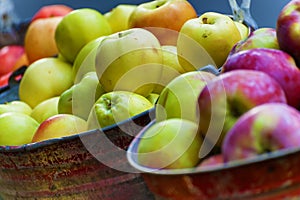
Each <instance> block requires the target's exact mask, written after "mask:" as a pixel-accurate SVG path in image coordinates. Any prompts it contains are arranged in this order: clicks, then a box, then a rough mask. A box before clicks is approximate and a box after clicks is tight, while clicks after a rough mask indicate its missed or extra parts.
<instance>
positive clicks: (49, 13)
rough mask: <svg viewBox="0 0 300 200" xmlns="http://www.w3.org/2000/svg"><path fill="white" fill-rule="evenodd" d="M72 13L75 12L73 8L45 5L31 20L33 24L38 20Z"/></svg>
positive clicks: (61, 5)
mask: <svg viewBox="0 0 300 200" xmlns="http://www.w3.org/2000/svg"><path fill="white" fill-rule="evenodd" d="M71 11H73V8H72V7H70V6H67V5H64V4H51V5H45V6H42V7H41V8H40V9H38V11H36V12H35V14H34V15H33V17H32V18H31V22H33V21H35V20H37V19H44V18H50V17H57V16H65V15H66V14H68V13H69V12H71Z"/></svg>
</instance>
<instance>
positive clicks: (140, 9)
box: [129, 0, 197, 45]
mask: <svg viewBox="0 0 300 200" xmlns="http://www.w3.org/2000/svg"><path fill="white" fill-rule="evenodd" d="M195 17H197V13H196V10H195V9H194V7H193V6H192V5H191V4H190V3H189V2H188V1H186V0H158V1H150V2H145V3H142V4H140V5H138V6H137V7H136V8H135V10H134V11H133V12H132V14H131V16H130V18H129V28H147V29H148V30H150V31H151V32H153V33H154V34H155V35H156V36H157V37H158V38H159V40H160V41H161V43H162V44H163V45H175V44H176V43H175V42H176V40H177V36H178V32H179V30H180V29H181V27H182V25H183V24H184V23H185V22H186V21H187V20H189V19H192V18H195ZM154 27H156V28H154Z"/></svg>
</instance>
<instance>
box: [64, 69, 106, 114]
mask: <svg viewBox="0 0 300 200" xmlns="http://www.w3.org/2000/svg"><path fill="white" fill-rule="evenodd" d="M104 93H105V91H104V90H103V88H102V86H101V85H100V84H99V80H98V77H97V74H96V72H88V73H86V74H85V75H84V77H83V78H82V79H81V81H80V82H79V83H77V84H74V85H73V86H72V87H70V88H69V89H67V90H66V91H64V92H63V93H62V94H61V95H60V97H59V101H58V113H66V114H74V115H76V116H79V117H81V118H83V119H85V120H87V118H88V116H89V113H90V111H91V108H92V107H93V105H94V103H95V102H96V100H97V99H98V98H99V97H100V96H101V95H102V94H104Z"/></svg>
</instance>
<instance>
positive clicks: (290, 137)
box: [222, 103, 300, 162]
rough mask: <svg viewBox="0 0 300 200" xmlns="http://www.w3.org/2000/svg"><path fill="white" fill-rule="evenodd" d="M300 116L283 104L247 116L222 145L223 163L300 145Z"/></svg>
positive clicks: (264, 108)
mask: <svg viewBox="0 0 300 200" xmlns="http://www.w3.org/2000/svg"><path fill="white" fill-rule="evenodd" d="M299 138H300V113H299V111H298V110H296V109H295V108H294V107H291V106H289V105H287V104H284V103H266V104H263V105H259V106H257V107H255V108H253V109H250V110H249V111H247V112H246V113H244V114H243V115H242V116H241V117H240V118H239V119H238V120H237V122H236V124H235V125H234V126H233V127H232V128H231V129H230V130H229V131H228V133H227V135H226V136H225V138H224V142H223V145H222V154H223V156H224V161H225V162H229V161H234V160H241V159H247V158H253V157H256V156H258V155H260V154H264V153H269V152H273V151H276V150H280V149H288V148H298V147H299V146H300V139H299Z"/></svg>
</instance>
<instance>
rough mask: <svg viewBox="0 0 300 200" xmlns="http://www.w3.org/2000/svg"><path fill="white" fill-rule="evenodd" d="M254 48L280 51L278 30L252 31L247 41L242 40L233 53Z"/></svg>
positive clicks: (268, 28) (262, 29)
mask: <svg viewBox="0 0 300 200" xmlns="http://www.w3.org/2000/svg"><path fill="white" fill-rule="evenodd" d="M254 48H270V49H280V48H279V44H278V40H277V35H276V29H275V28H270V27H262V28H258V29H256V30H254V31H252V32H251V33H250V35H249V36H248V37H247V38H246V39H244V40H241V41H240V42H238V43H237V44H236V45H235V46H234V47H233V50H232V52H231V53H236V52H239V51H243V50H248V49H254Z"/></svg>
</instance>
